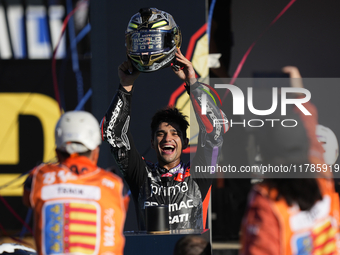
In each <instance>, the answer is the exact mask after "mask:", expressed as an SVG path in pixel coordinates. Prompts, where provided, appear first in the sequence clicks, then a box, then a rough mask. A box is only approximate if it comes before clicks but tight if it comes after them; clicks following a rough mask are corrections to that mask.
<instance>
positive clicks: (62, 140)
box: [55, 111, 102, 154]
mask: <svg viewBox="0 0 340 255" xmlns="http://www.w3.org/2000/svg"><path fill="white" fill-rule="evenodd" d="M101 142H102V140H101V135H100V128H99V123H98V121H97V120H96V118H95V117H94V116H93V115H92V114H91V113H89V112H85V111H70V112H66V113H65V114H63V115H62V116H61V117H60V119H59V121H58V123H57V125H56V128H55V143H56V145H57V149H58V150H60V151H65V152H68V153H69V154H72V153H82V152H86V151H88V150H91V151H92V150H94V149H95V148H97V146H98V145H100V144H101Z"/></svg>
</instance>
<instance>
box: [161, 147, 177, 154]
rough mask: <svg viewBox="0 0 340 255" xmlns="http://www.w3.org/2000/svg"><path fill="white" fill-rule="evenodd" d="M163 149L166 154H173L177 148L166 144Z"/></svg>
mask: <svg viewBox="0 0 340 255" xmlns="http://www.w3.org/2000/svg"><path fill="white" fill-rule="evenodd" d="M161 150H162V152H163V153H164V154H172V153H173V152H174V150H175V146H173V145H165V146H163V147H161Z"/></svg>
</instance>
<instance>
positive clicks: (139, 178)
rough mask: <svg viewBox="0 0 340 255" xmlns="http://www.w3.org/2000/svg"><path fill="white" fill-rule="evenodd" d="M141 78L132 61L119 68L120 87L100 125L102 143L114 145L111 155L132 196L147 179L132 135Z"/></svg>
mask: <svg viewBox="0 0 340 255" xmlns="http://www.w3.org/2000/svg"><path fill="white" fill-rule="evenodd" d="M138 75H139V72H138V71H137V70H135V69H133V68H132V65H131V62H130V61H125V62H123V63H122V64H121V65H120V66H119V67H118V76H119V79H120V85H119V88H118V91H117V93H116V94H115V96H114V97H113V99H112V102H111V104H110V107H109V108H108V110H107V112H106V114H105V116H104V118H103V119H102V121H101V124H100V125H101V132H102V140H104V141H107V142H108V143H109V144H110V145H111V153H112V155H113V157H114V159H115V161H116V163H117V164H118V166H119V168H120V170H121V171H122V172H123V175H124V177H125V179H126V181H127V182H128V184H129V186H130V189H131V191H132V192H138V189H139V187H140V185H141V184H142V182H143V180H144V177H145V171H139V170H140V165H141V164H144V161H143V160H142V158H141V156H140V155H139V153H138V152H137V150H136V148H135V146H134V143H133V140H132V136H131V134H130V132H129V124H130V113H131V99H132V92H133V90H132V89H133V84H134V82H135V80H136V79H137V77H138Z"/></svg>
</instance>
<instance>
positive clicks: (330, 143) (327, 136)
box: [316, 125, 339, 165]
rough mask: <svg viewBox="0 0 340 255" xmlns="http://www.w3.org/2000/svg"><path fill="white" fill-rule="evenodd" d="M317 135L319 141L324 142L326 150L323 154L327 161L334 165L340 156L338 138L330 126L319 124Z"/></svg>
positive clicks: (323, 145)
mask: <svg viewBox="0 0 340 255" xmlns="http://www.w3.org/2000/svg"><path fill="white" fill-rule="evenodd" d="M316 137H317V138H318V141H319V142H320V143H322V147H323V148H324V150H325V153H324V154H323V157H324V160H325V163H326V164H328V165H334V164H335V162H336V160H337V159H338V156H339V145H338V140H337V139H336V136H335V134H334V132H333V131H332V130H331V129H329V128H328V127H325V126H322V125H317V126H316Z"/></svg>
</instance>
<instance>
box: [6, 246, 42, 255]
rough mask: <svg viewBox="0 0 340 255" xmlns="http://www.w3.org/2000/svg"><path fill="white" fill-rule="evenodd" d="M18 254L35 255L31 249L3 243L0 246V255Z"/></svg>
mask: <svg viewBox="0 0 340 255" xmlns="http://www.w3.org/2000/svg"><path fill="white" fill-rule="evenodd" d="M9 253H13V254H18V255H19V254H20V255H24V254H25V255H33V254H34V255H36V254H37V252H36V251H35V250H33V249H31V248H28V247H26V246H23V245H21V244H16V243H3V244H1V245H0V254H9Z"/></svg>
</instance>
